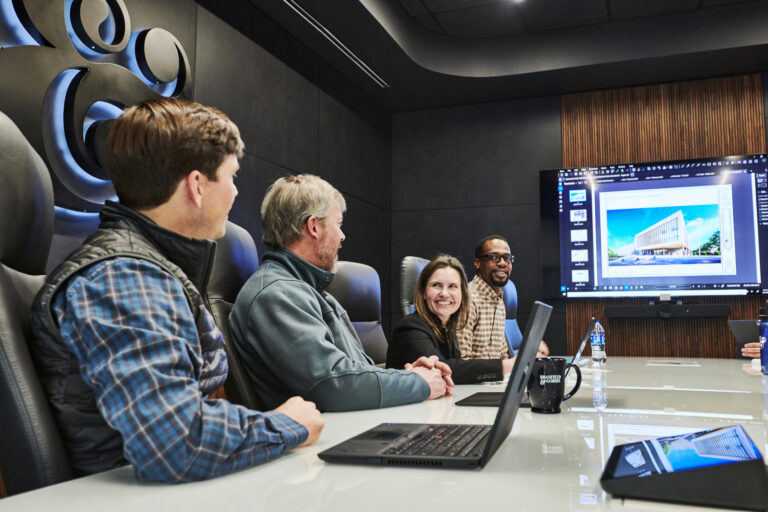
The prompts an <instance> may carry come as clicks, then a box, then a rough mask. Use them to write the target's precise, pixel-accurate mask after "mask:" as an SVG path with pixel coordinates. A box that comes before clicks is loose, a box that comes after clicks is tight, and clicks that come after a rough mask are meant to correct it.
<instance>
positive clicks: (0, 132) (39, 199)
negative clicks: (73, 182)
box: [0, 112, 53, 275]
mask: <svg viewBox="0 0 768 512" xmlns="http://www.w3.org/2000/svg"><path fill="white" fill-rule="evenodd" d="M0 219H2V222H0V263H3V264H5V265H7V266H8V267H10V268H13V269H15V270H18V271H20V272H24V273H26V274H34V275H39V274H44V273H45V264H46V261H47V260H48V251H49V250H50V248H51V240H52V238H53V186H52V185H51V177H50V175H49V174H48V168H47V167H46V165H45V163H44V162H43V159H42V158H40V155H38V154H37V152H36V151H35V150H34V149H33V148H32V146H31V145H30V144H29V142H27V139H26V138H25V137H24V135H23V134H22V133H21V131H20V130H19V128H18V127H17V126H16V125H15V124H14V123H13V121H11V119H10V118H9V117H8V116H6V115H5V114H3V113H2V112H0Z"/></svg>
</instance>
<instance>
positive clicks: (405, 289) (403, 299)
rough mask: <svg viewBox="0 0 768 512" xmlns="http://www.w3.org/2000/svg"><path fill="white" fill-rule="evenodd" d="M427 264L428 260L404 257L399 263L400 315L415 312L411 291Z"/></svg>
mask: <svg viewBox="0 0 768 512" xmlns="http://www.w3.org/2000/svg"><path fill="white" fill-rule="evenodd" d="M427 263H429V260H425V259H424V258H419V257H418V256H406V257H405V258H403V261H402V262H400V313H401V314H402V315H403V316H405V315H410V314H411V313H413V312H414V311H416V309H415V308H414V306H413V289H414V287H415V286H416V281H418V279H419V274H421V271H422V270H424V267H426V266H427Z"/></svg>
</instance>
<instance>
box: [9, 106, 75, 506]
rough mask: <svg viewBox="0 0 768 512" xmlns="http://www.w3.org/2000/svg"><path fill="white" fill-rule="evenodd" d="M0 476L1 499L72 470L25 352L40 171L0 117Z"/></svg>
mask: <svg viewBox="0 0 768 512" xmlns="http://www.w3.org/2000/svg"><path fill="white" fill-rule="evenodd" d="M0 218H2V219H3V222H2V223H0V470H1V471H3V480H4V483H5V488H6V490H7V491H8V494H9V495H11V494H18V493H21V492H25V491H30V490H32V489H37V488H39V487H43V486H46V485H51V484H55V483H58V482H62V481H64V480H68V479H70V478H71V477H72V468H71V467H70V464H69V460H68V459H67V455H66V453H65V451H64V445H63V443H62V440H61V437H60V436H59V432H58V430H57V428H56V425H55V423H54V420H53V416H52V414H51V411H50V409H49V406H48V400H47V399H46V397H45V394H44V393H43V389H42V386H41V385H40V382H39V380H38V377H37V373H36V372H35V368H34V365H33V363H32V359H31V356H30V354H29V349H28V340H29V339H30V336H31V334H30V306H31V304H32V300H33V299H34V297H35V294H36V293H37V291H38V290H39V289H40V287H41V286H42V285H43V282H44V280H45V276H44V275H42V274H43V273H44V272H45V264H46V260H47V258H48V251H49V249H50V246H51V240H52V237H53V188H52V186H51V179H50V176H49V174H48V169H47V168H46V166H45V164H44V163H43V161H42V159H41V158H40V156H39V155H38V154H37V153H36V152H35V150H34V149H32V147H31V146H30V145H29V143H28V142H27V140H26V139H25V138H24V136H23V135H22V133H21V132H20V131H19V129H18V128H17V127H16V125H14V124H13V122H12V121H11V120H10V119H9V118H8V117H7V116H6V115H5V114H3V113H1V112H0Z"/></svg>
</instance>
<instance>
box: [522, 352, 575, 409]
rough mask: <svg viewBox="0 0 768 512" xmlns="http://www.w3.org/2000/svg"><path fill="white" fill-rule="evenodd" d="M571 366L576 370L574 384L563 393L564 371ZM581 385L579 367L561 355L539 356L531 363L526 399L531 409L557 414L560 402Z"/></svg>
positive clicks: (570, 395) (569, 396)
mask: <svg viewBox="0 0 768 512" xmlns="http://www.w3.org/2000/svg"><path fill="white" fill-rule="evenodd" d="M569 367H571V368H573V369H574V370H576V385H575V386H574V387H573V389H572V390H571V392H570V393H568V394H567V395H565V372H566V371H567V370H568V368H569ZM579 386H581V369H580V368H579V367H578V366H576V365H575V364H571V363H568V362H567V361H566V360H565V358H562V357H539V358H537V359H536V361H535V362H534V363H533V370H532V371H531V376H530V378H529V379H528V399H529V400H530V402H531V411H533V412H540V413H544V414H557V413H559V412H560V404H561V403H562V402H563V400H568V399H569V398H571V397H572V396H573V395H575V394H576V392H577V391H578V390H579Z"/></svg>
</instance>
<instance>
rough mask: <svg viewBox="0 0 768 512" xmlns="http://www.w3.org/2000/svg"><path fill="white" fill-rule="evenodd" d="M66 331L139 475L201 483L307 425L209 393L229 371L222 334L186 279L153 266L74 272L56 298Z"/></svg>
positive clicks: (287, 440)
mask: <svg viewBox="0 0 768 512" xmlns="http://www.w3.org/2000/svg"><path fill="white" fill-rule="evenodd" d="M53 305H54V314H55V318H56V320H57V322H58V325H59V328H60V332H61V337H62V339H63V341H64V343H65V344H66V345H67V347H68V348H69V350H71V351H72V352H73V353H74V354H75V356H76V357H77V359H78V361H79V363H80V365H81V368H80V373H81V376H82V377H83V379H84V380H85V381H86V383H87V384H88V385H89V386H90V387H91V388H92V389H93V390H94V394H95V397H96V402H97V407H98V409H99V411H100V412H101V415H102V416H103V417H104V419H105V420H106V422H107V423H108V424H109V426H110V427H112V428H114V429H115V430H117V431H118V432H119V433H120V434H121V436H122V438H123V450H124V453H125V457H126V459H128V460H129V461H130V462H131V463H132V464H133V469H134V473H135V475H136V478H137V479H139V480H160V481H167V482H182V481H189V480H203V479H206V478H211V477H215V476H218V475H222V474H225V473H229V472H231V471H234V470H237V469H240V468H244V467H247V466H251V465H254V464H257V463H260V462H264V461H267V460H270V459H273V458H275V457H277V456H278V455H280V454H281V453H283V452H285V451H287V450H289V449H291V448H293V447H295V446H297V445H299V444H301V443H302V442H304V440H306V438H307V435H308V433H307V430H306V429H305V428H304V427H303V426H302V425H300V424H299V423H296V422H295V421H293V420H292V419H290V418H289V417H288V416H286V415H284V414H282V413H278V412H275V411H271V412H267V413H261V412H258V411H252V410H249V409H246V408H244V407H241V406H239V405H234V404H232V403H229V402H227V401H226V400H214V399H209V398H207V397H208V395H209V394H210V393H211V392H213V391H214V390H215V389H216V388H218V387H219V386H220V385H221V384H222V383H223V381H224V379H225V378H226V374H227V360H226V355H225V353H224V350H223V343H222V336H221V332H220V331H219V330H218V328H217V327H216V325H215V323H214V321H213V317H212V316H211V315H210V313H209V312H208V311H205V312H204V315H206V318H205V320H204V324H205V325H206V327H207V329H206V331H207V332H198V331H197V328H196V327H195V321H194V318H193V316H192V311H191V309H190V306H189V303H188V301H187V299H186V295H185V294H184V289H183V287H182V286H181V284H180V283H179V282H178V281H177V280H176V279H175V278H174V277H173V276H171V275H170V274H168V273H167V272H165V271H163V270H161V269H160V268H159V267H158V266H157V265H155V264H153V263H150V262H147V261H143V260H138V259H132V258H114V259H110V260H107V261H105V262H101V263H98V264H95V265H93V266H91V267H88V268H87V269H86V270H85V271H84V272H82V273H80V274H78V275H76V276H75V277H74V278H73V279H72V280H71V282H70V283H69V284H68V286H67V287H66V288H65V289H64V290H63V291H62V292H60V293H58V294H57V295H56V297H55V298H54V302H53Z"/></svg>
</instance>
